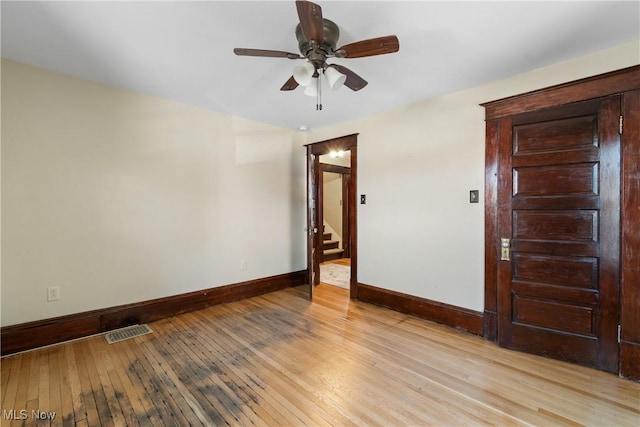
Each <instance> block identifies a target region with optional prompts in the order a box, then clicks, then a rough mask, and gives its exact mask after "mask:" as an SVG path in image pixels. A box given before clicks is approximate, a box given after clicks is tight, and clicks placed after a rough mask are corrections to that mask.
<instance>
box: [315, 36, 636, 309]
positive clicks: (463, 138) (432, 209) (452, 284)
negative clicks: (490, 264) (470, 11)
mask: <svg viewBox="0 0 640 427" xmlns="http://www.w3.org/2000/svg"><path fill="white" fill-rule="evenodd" d="M508 60H509V59H508V58H505V61H508ZM637 64H640V43H639V42H634V43H629V44H625V45H622V46H619V47H617V48H613V49H609V50H606V51H603V52H599V53H596V54H593V55H589V56H585V57H582V58H577V59H574V60H571V61H567V62H564V63H560V64H556V65H553V66H550V67H546V68H542V69H539V70H535V71H531V72H529V73H525V74H521V75H518V76H514V77H512V78H508V79H505V80H501V81H497V82H493V83H490V84H487V85H483V86H480V87H476V88H473V89H469V90H465V91H461V92H457V93H452V94H449V95H445V96H442V97H439V98H436V99H429V100H426V101H424V102H421V103H418V104H415V105H412V106H410V107H408V108H405V109H402V110H398V111H392V112H389V113H386V114H381V115H377V116H374V117H367V118H364V119H361V120H357V121H353V122H348V123H344V124H341V125H338V126H333V127H329V128H325V129H320V130H317V131H314V132H312V133H311V134H310V135H309V142H313V141H321V140H324V139H329V138H334V137H338V136H341V135H348V134H352V133H360V135H359V137H358V187H359V188H358V194H366V195H367V204H366V205H358V250H359V253H358V255H359V258H358V280H359V281H360V282H361V283H366V284H370V285H374V286H378V287H382V288H386V289H392V290H395V291H399V292H403V293H407V294H410V295H416V296H420V297H424V298H428V299H432V300H436V301H441V302H445V303H449V304H453V305H457V306H462V307H466V308H470V309H473V310H478V311H482V310H483V307H484V294H483V293H484V282H483V280H484V206H483V204H482V203H479V204H470V203H469V190H476V189H477V190H480V195H481V199H482V198H483V197H484V195H483V187H484V138H485V128H484V109H483V108H482V107H480V105H479V104H480V103H483V102H487V101H491V100H495V99H499V98H503V97H507V96H511V95H516V94H519V93H522V92H526V91H531V90H535V89H540V88H544V87H547V86H550V85H554V84H559V83H564V82H567V81H571V80H575V79H579V78H583V77H587V76H591V75H595V74H600V73H603V72H607V71H611V70H616V69H620V68H624V67H628V66H631V65H637ZM469 72H473V71H472V69H471V68H470V70H469ZM371 84H375V82H371ZM354 96H357V95H354Z"/></svg>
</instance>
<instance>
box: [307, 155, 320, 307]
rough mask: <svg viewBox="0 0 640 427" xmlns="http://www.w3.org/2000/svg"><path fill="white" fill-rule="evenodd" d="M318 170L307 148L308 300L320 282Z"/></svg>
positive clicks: (317, 159)
mask: <svg viewBox="0 0 640 427" xmlns="http://www.w3.org/2000/svg"><path fill="white" fill-rule="evenodd" d="M318 170H319V157H318V156H317V155H315V154H313V153H312V152H311V146H307V283H308V284H309V299H313V288H314V286H315V285H316V284H317V283H319V282H320V276H319V274H320V270H319V266H318V264H319V259H318V254H317V248H318V245H317V242H316V240H317V239H318V236H319V232H318V222H317V221H318V215H317V206H318V200H317V199H318V197H317V195H318V191H317V188H318V186H317V183H318V173H319V172H318Z"/></svg>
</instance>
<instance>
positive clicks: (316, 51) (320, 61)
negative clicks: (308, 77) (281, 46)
mask: <svg viewBox="0 0 640 427" xmlns="http://www.w3.org/2000/svg"><path fill="white" fill-rule="evenodd" d="M322 21H323V24H324V40H323V41H322V44H321V45H317V44H316V43H315V41H314V43H312V42H311V41H310V40H307V39H306V38H305V37H304V34H303V33H302V27H301V26H300V24H298V25H297V26H296V38H297V39H298V48H299V49H300V53H301V54H302V55H304V56H305V57H306V58H307V59H309V61H311V63H313V65H314V66H315V67H316V68H322V66H323V65H324V62H325V61H326V59H327V57H329V56H333V55H334V52H335V49H336V45H337V43H338V39H339V38H340V30H339V29H338V26H337V25H336V24H335V23H334V22H333V21H330V20H328V19H323V20H322Z"/></svg>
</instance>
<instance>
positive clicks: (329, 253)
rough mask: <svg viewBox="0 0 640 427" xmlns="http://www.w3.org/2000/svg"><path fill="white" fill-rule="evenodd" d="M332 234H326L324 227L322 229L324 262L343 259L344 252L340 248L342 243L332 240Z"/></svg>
mask: <svg viewBox="0 0 640 427" xmlns="http://www.w3.org/2000/svg"><path fill="white" fill-rule="evenodd" d="M331 237H332V235H331V233H325V231H324V226H323V227H322V262H324V261H330V260H333V259H340V258H342V254H344V250H343V249H340V248H339V247H338V246H339V245H340V242H338V241H337V240H331Z"/></svg>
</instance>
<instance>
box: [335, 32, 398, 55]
mask: <svg viewBox="0 0 640 427" xmlns="http://www.w3.org/2000/svg"><path fill="white" fill-rule="evenodd" d="M399 49H400V42H399V41H398V37H396V36H385V37H377V38H375V39H368V40H362V41H359V42H355V43H350V44H347V45H344V46H342V47H341V48H339V49H338V50H336V56H337V57H338V58H362V57H365V56H375V55H384V54H387V53H394V52H397V51H398V50H399ZM343 52H344V53H343Z"/></svg>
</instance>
